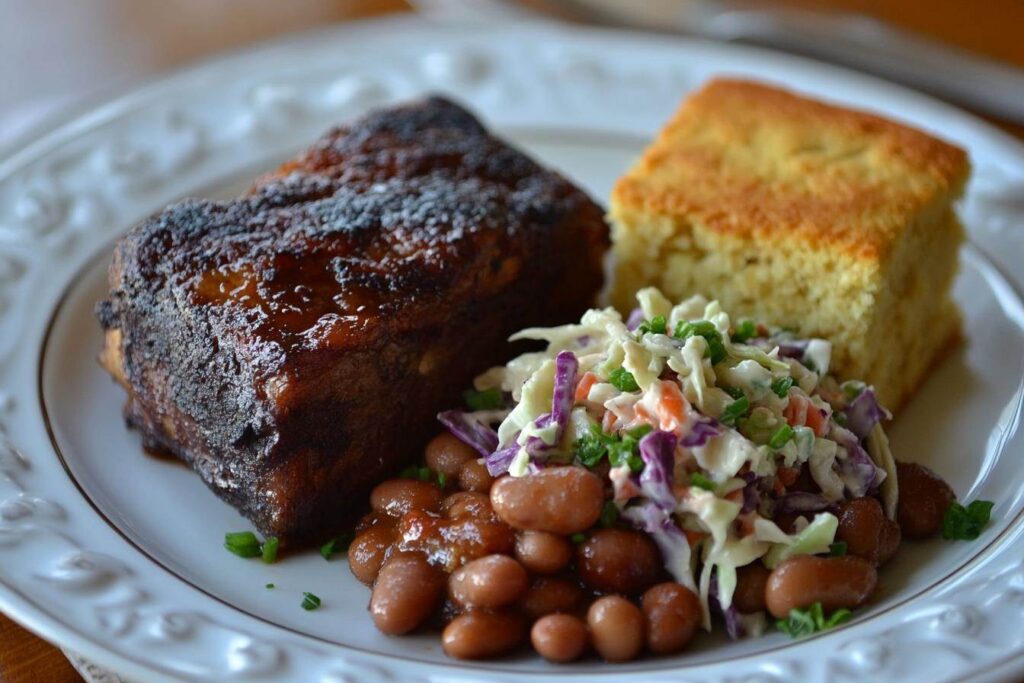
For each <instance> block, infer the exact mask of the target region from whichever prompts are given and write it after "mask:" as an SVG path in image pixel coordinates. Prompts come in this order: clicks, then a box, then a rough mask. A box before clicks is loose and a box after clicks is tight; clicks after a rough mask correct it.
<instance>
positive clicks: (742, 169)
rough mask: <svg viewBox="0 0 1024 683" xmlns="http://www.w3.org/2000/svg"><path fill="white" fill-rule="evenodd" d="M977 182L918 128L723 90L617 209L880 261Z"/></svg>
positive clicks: (763, 91)
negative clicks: (929, 212)
mask: <svg viewBox="0 0 1024 683" xmlns="http://www.w3.org/2000/svg"><path fill="white" fill-rule="evenodd" d="M968 172H969V163H968V160H967V154H966V153H965V152H964V151H963V150H962V149H960V148H959V147H954V146H953V145H950V144H947V143H945V142H943V141H941V140H938V139H936V138H934V137H931V136H929V135H926V134H925V133H923V132H921V131H918V130H915V129H913V128H909V127H907V126H903V125H900V124H898V123H895V122H893V121H889V120H887V119H884V118H881V117H879V116H874V115H871V114H867V113H863V112H859V111H853V110H851V109H844V108H841V107H836V106H831V105H828V104H824V103H822V102H818V101H815V100H811V99H807V98H804V97H799V96H797V95H794V94H792V93H790V92H787V91H785V90H780V89H776V88H772V87H768V86H766V85H762V84H759V83H754V82H748V81H739V80H714V81H711V82H710V83H708V84H707V85H705V86H704V87H703V88H702V89H701V90H699V91H697V92H696V93H694V94H692V95H690V96H689V97H688V98H687V99H686V100H685V101H684V102H683V104H682V106H681V107H680V108H679V110H678V111H677V112H676V114H675V116H674V117H673V118H672V120H671V121H669V123H668V124H667V125H666V126H665V127H664V128H663V129H662V131H661V133H660V134H659V135H658V138H657V139H656V140H655V141H654V143H652V144H651V145H650V146H649V147H648V148H647V150H646V151H645V152H644V154H643V156H642V157H641V159H640V160H639V161H638V162H637V163H636V165H635V166H634V167H633V168H631V169H630V170H629V172H628V173H627V174H626V175H625V176H624V177H622V178H620V179H619V181H618V183H617V184H616V186H615V189H614V190H613V192H612V206H613V211H615V210H617V209H625V210H630V209H632V210H641V211H644V212H646V213H650V214H655V215H668V216H673V217H680V218H686V219H687V220H689V221H693V222H696V223H700V224H703V225H704V226H706V227H707V228H708V229H710V230H713V231H715V232H718V233H722V234H732V235H735V236H737V237H740V238H742V239H750V240H755V241H758V242H765V243H766V244H771V243H773V242H779V241H784V240H788V239H791V238H795V239H798V240H800V241H802V242H804V243H806V244H808V245H810V246H814V247H821V248H832V247H838V248H840V249H842V250H843V251H845V252H846V253H848V254H850V255H851V256H856V257H859V258H865V259H872V260H879V259H881V258H883V257H884V256H885V255H886V254H887V253H888V251H889V246H890V245H891V244H892V243H893V242H894V240H895V239H896V238H897V237H898V235H899V234H900V232H901V231H902V230H903V228H904V227H905V226H906V225H907V224H908V223H909V222H910V220H911V219H913V217H914V216H915V215H916V214H918V213H919V212H920V211H922V210H925V209H926V208H928V207H932V206H936V205H939V204H942V203H945V202H948V201H951V200H953V199H955V198H956V197H957V196H958V195H959V194H960V192H961V191H962V188H963V184H964V182H965V181H966V178H967V175H968Z"/></svg>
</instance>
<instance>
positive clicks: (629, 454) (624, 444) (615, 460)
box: [608, 435, 644, 472]
mask: <svg viewBox="0 0 1024 683" xmlns="http://www.w3.org/2000/svg"><path fill="white" fill-rule="evenodd" d="M608 462H609V463H611V466H612V467H622V466H623V465H628V466H629V469H630V470H632V471H633V472H640V471H642V470H643V469H644V460H643V458H641V457H640V453H639V447H638V444H637V440H636V439H634V438H632V437H630V436H628V435H626V436H624V437H623V438H622V440H621V441H613V442H612V443H610V444H608Z"/></svg>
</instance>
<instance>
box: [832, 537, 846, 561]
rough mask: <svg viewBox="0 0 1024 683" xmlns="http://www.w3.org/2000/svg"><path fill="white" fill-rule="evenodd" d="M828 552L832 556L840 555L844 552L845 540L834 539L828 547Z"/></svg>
mask: <svg viewBox="0 0 1024 683" xmlns="http://www.w3.org/2000/svg"><path fill="white" fill-rule="evenodd" d="M828 554H829V555H832V556H833V557H842V556H843V555H845V554H846V541H836V542H835V543H833V544H832V545H830V546H829V547H828Z"/></svg>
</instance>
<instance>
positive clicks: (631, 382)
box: [608, 368, 640, 393]
mask: <svg viewBox="0 0 1024 683" xmlns="http://www.w3.org/2000/svg"><path fill="white" fill-rule="evenodd" d="M608 382H609V383H610V384H611V385H612V386H613V387H615V388H616V389H618V390H619V391H625V392H627V393H628V392H631V391H640V385H639V384H637V383H636V378H635V377H633V373H632V372H630V371H629V370H627V369H626V368H615V369H614V370H612V371H611V374H609V375H608Z"/></svg>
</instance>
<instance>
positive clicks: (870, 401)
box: [843, 387, 892, 439]
mask: <svg viewBox="0 0 1024 683" xmlns="http://www.w3.org/2000/svg"><path fill="white" fill-rule="evenodd" d="M843 413H844V415H845V416H846V426H847V428H848V429H849V430H850V431H851V432H853V433H854V434H856V435H857V437H858V438H860V439H866V438H867V436H868V434H869V433H870V432H871V430H872V429H873V428H874V426H875V425H876V424H878V423H879V422H881V421H883V420H889V419H891V418H892V415H891V414H890V413H889V411H888V410H886V409H885V408H883V407H882V406H881V405H879V403H878V397H877V396H875V390H874V389H872V388H871V387H868V388H867V389H865V390H864V391H862V392H860V394H859V395H858V396H857V398H855V399H853V401H852V402H851V403H850V405H848V406H846V410H844V411H843Z"/></svg>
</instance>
